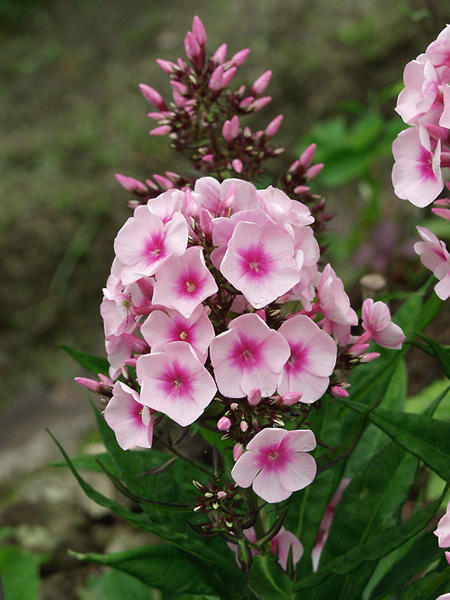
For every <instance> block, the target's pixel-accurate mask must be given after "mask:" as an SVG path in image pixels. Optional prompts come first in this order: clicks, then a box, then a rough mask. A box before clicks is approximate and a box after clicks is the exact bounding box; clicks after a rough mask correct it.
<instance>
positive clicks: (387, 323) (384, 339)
mask: <svg viewBox="0 0 450 600" xmlns="http://www.w3.org/2000/svg"><path fill="white" fill-rule="evenodd" d="M362 327H363V329H364V331H365V332H366V333H368V334H370V337H369V338H366V339H372V340H373V341H374V342H376V343H377V344H380V346H384V347H385V348H393V349H396V350H400V348H401V347H402V344H403V342H404V341H405V337H406V336H405V334H404V333H403V331H402V330H401V329H400V327H399V326H398V325H396V324H395V323H393V322H392V320H391V312H390V310H389V308H388V306H387V305H386V304H385V303H384V302H374V301H373V300H372V298H367V299H366V300H364V302H363V305H362Z"/></svg>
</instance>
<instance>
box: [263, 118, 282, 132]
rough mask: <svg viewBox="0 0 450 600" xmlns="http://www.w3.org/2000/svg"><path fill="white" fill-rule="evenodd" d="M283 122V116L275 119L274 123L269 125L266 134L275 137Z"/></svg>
mask: <svg viewBox="0 0 450 600" xmlns="http://www.w3.org/2000/svg"><path fill="white" fill-rule="evenodd" d="M282 120H283V115H278V117H275V119H273V121H270V123H269V124H268V125H267V127H266V129H265V131H264V133H265V134H266V135H267V137H273V136H274V135H275V134H276V132H277V131H278V130H279V128H280V125H281V122H282Z"/></svg>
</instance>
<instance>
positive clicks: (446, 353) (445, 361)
mask: <svg viewBox="0 0 450 600" xmlns="http://www.w3.org/2000/svg"><path fill="white" fill-rule="evenodd" d="M419 335H420V337H421V338H422V339H424V340H425V341H426V343H427V344H428V346H429V347H430V349H431V350H432V352H433V354H434V356H435V357H436V358H437V359H438V361H439V363H440V365H441V367H442V370H443V371H444V374H445V376H446V377H447V378H448V379H450V350H449V349H448V347H447V348H446V347H444V346H441V344H438V343H437V342H435V341H434V340H433V339H432V338H430V337H428V336H427V335H425V334H424V333H419Z"/></svg>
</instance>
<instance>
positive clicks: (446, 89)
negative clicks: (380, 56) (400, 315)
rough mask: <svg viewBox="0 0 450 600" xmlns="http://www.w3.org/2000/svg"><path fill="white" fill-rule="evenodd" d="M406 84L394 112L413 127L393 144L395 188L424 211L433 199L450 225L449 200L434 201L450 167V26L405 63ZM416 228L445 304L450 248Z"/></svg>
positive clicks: (449, 286)
mask: <svg viewBox="0 0 450 600" xmlns="http://www.w3.org/2000/svg"><path fill="white" fill-rule="evenodd" d="M403 80H404V84H405V88H404V89H403V90H402V91H401V92H400V95H399V97H398V102H397V108H396V110H397V112H398V114H399V115H400V116H401V117H402V119H403V120H404V122H405V123H407V124H408V125H411V127H410V128H409V129H406V130H404V131H402V132H401V133H400V134H399V135H398V137H397V139H396V140H395V141H394V144H393V146H392V150H393V154H394V159H395V164H394V168H393V171H392V182H393V184H394V190H395V193H396V194H397V196H398V197H399V198H402V199H404V200H409V201H410V202H411V203H412V204H414V205H415V206H418V207H421V208H423V207H426V206H429V205H430V204H431V203H432V202H433V201H435V202H434V207H433V209H432V210H433V213H434V214H436V215H437V216H438V217H441V218H443V219H445V220H447V221H450V199H447V198H441V199H439V200H436V198H437V197H438V196H439V195H440V193H441V192H442V190H443V189H444V183H445V181H444V173H445V171H443V169H446V168H448V167H449V166H450V25H447V27H446V28H445V29H444V30H443V31H442V32H441V33H440V34H439V35H438V37H437V39H436V40H435V41H434V42H432V43H431V44H430V45H429V46H428V48H427V49H426V51H425V53H424V54H420V55H419V56H418V57H417V58H416V60H413V61H411V62H409V63H408V64H407V65H406V67H405V71H404V75H403ZM446 185H447V187H448V185H449V184H448V183H447V184H446ZM418 229H419V234H420V236H421V238H422V240H423V242H418V243H417V244H416V245H415V250H416V252H417V253H418V254H419V256H420V259H421V261H422V263H423V265H424V266H425V267H427V268H428V269H430V270H431V271H433V273H434V275H435V276H436V277H437V278H438V279H439V280H440V283H439V284H437V285H436V287H435V291H436V294H437V295H438V296H439V298H441V300H446V299H447V298H448V297H449V296H450V255H449V253H448V251H447V247H446V245H445V243H444V242H442V241H440V240H438V239H437V238H436V236H435V235H434V234H433V233H432V232H431V231H429V230H428V229H426V228H424V227H421V228H418Z"/></svg>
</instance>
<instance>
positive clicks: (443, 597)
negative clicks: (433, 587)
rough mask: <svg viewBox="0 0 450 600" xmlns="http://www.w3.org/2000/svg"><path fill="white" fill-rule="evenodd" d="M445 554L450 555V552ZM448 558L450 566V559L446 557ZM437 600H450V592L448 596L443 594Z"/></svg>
mask: <svg viewBox="0 0 450 600" xmlns="http://www.w3.org/2000/svg"><path fill="white" fill-rule="evenodd" d="M445 554H446V555H447V554H450V552H446V553H445ZM446 558H447V562H448V563H449V564H450V560H449V557H447V556H446ZM436 600H450V592H449V593H448V594H441V595H440V596H438V597H437V598H436Z"/></svg>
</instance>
